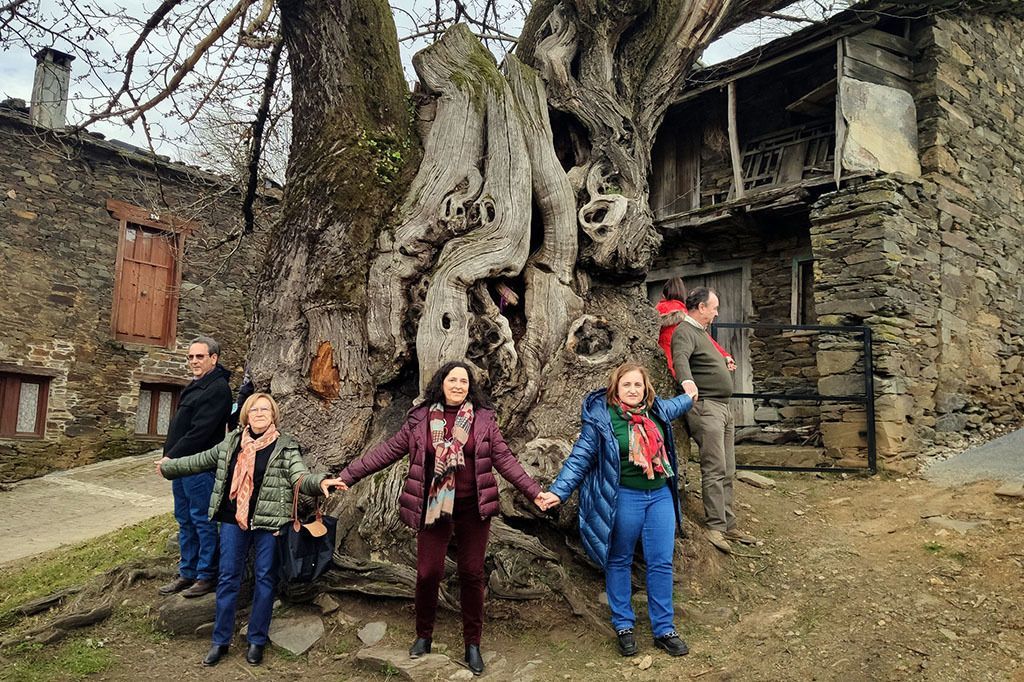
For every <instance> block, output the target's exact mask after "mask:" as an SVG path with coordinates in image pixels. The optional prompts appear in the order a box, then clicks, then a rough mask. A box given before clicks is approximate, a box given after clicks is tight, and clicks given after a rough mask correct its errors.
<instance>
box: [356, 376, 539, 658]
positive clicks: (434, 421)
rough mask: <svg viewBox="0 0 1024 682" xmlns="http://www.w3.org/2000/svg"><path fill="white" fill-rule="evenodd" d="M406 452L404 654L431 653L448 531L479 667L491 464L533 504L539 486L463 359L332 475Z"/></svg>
mask: <svg viewBox="0 0 1024 682" xmlns="http://www.w3.org/2000/svg"><path fill="white" fill-rule="evenodd" d="M405 455H409V476H408V478H407V479H406V481H405V487H404V488H403V490H402V495H401V497H400V498H399V507H400V509H399V516H400V518H401V519H402V521H404V522H405V523H406V525H408V526H409V527H411V528H412V529H413V530H415V531H416V533H417V534H416V641H415V642H413V645H412V648H410V649H409V656H410V657H412V658H419V657H420V656H422V655H423V654H427V653H430V644H431V637H432V634H433V630H434V618H435V616H436V614H437V590H438V587H439V586H440V584H441V579H442V578H443V577H444V558H445V554H446V553H447V551H448V542H449V541H450V540H451V536H452V533H453V532H454V534H455V538H456V540H457V542H458V556H457V563H458V570H459V589H460V593H461V594H460V603H461V607H462V634H463V638H464V640H465V644H466V657H465V663H466V665H467V666H468V667H469V669H470V670H471V671H473V673H474V674H475V675H480V674H481V673H483V669H484V663H483V658H481V655H480V634H481V630H482V629H483V616H484V553H485V550H486V549H487V535H488V532H489V531H490V527H491V517H492V516H494V515H496V514H497V513H498V509H499V505H498V482H497V480H495V478H494V471H493V470H494V469H497V470H498V472H499V473H500V474H501V475H502V476H503V477H504V478H505V479H507V480H508V481H509V482H510V483H512V484H513V485H514V486H515V487H516V488H518V489H519V490H520V492H522V493H523V494H524V495H526V497H527V499H530V500H533V501H534V503H535V504H537V505H538V506H540V501H539V496H540V493H541V487H540V485H538V484H537V482H536V481H534V480H533V479H532V478H530V475H529V474H527V473H526V472H525V471H524V470H523V467H522V466H520V464H519V462H518V461H517V460H516V458H515V455H513V454H512V451H511V450H510V449H509V447H508V445H507V444H506V443H505V439H504V438H503V437H502V435H501V431H499V430H498V422H497V419H496V418H495V415H494V410H493V409H491V406H490V404H489V403H488V402H487V400H486V398H484V396H483V395H482V393H481V392H480V391H479V389H478V387H477V384H476V381H475V380H474V378H473V372H472V370H471V369H470V367H469V365H467V364H466V363H464V362H449V363H447V364H445V365H444V366H443V367H441V369H439V370H438V371H437V373H435V374H434V376H433V378H431V380H430V383H429V384H427V388H426V391H424V401H423V403H422V404H421V405H420V406H419V407H415V408H413V409H412V410H411V411H410V412H409V415H408V416H407V417H406V420H405V424H403V425H402V428H401V430H399V432H398V433H396V434H395V435H394V436H392V437H391V438H389V439H388V440H386V441H385V442H383V443H381V444H380V445H378V446H376V447H375V448H373V449H372V450H370V451H369V452H367V453H366V454H365V455H363V456H362V457H360V458H359V459H357V460H356V461H354V462H352V463H351V464H349V465H348V466H347V467H345V469H344V470H342V472H341V473H340V474H338V478H340V479H341V480H342V481H344V482H345V484H346V485H345V487H346V488H347V487H348V486H350V485H352V484H354V483H356V482H357V481H359V480H360V479H363V478H365V477H367V476H369V475H371V474H374V473H376V472H378V471H380V470H381V469H384V468H385V467H387V466H389V465H391V464H394V463H395V462H397V461H398V460H400V459H401V458H402V457H404V456H405ZM427 472H429V475H428V473H427Z"/></svg>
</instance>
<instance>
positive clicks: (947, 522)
mask: <svg viewBox="0 0 1024 682" xmlns="http://www.w3.org/2000/svg"><path fill="white" fill-rule="evenodd" d="M925 521H927V522H928V523H930V524H932V525H935V526H938V527H939V528H945V529H946V530H955V531H956V532H957V533H960V535H966V534H967V533H968V532H969V531H972V530H976V529H978V528H980V527H982V526H987V525H989V522H988V521H958V520H957V519H951V518H949V517H948V516H929V517H928V518H927V519H925Z"/></svg>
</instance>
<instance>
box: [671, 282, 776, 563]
mask: <svg viewBox="0 0 1024 682" xmlns="http://www.w3.org/2000/svg"><path fill="white" fill-rule="evenodd" d="M686 309H687V310H688V311H689V313H688V314H687V315H686V316H685V317H684V318H683V322H682V323H681V324H680V325H679V326H678V327H677V328H676V331H675V333H674V334H673V335H672V363H673V365H674V369H675V373H676V380H677V381H679V383H680V384H682V386H683V388H684V389H685V388H686V384H687V383H690V384H693V385H694V386H696V387H697V396H698V400H697V402H695V403H694V405H693V407H692V408H691V409H690V411H689V412H687V413H686V425H687V428H688V429H689V431H690V435H691V436H692V437H693V439H694V440H695V441H697V445H698V446H699V447H700V478H701V497H702V498H703V501H704V517H705V522H706V523H707V526H708V539H709V540H710V541H711V544H713V545H714V546H715V547H717V548H718V549H720V550H722V551H723V552H727V553H728V552H731V551H732V546H731V545H730V544H729V541H730V540H736V541H738V542H743V543H746V544H753V543H755V542H757V540H756V539H755V538H754V537H753V536H751V535H749V534H747V533H744V532H743V531H741V530H740V529H738V528H737V527H736V516H735V514H733V509H732V483H733V478H734V477H735V475H736V442H735V435H736V422H735V419H734V417H733V414H732V410H730V409H729V398H730V397H732V374H731V372H730V371H729V367H728V366H727V364H726V359H725V358H724V357H723V356H722V354H721V352H720V351H719V350H718V349H717V348H715V345H714V344H713V343H712V341H711V337H710V335H709V334H708V331H707V330H708V327H709V326H710V325H711V323H712V322H714V321H715V318H716V317H718V295H717V294H716V293H715V292H714V291H712V290H711V289H708V288H707V287H697V288H696V289H693V290H691V291H690V293H689V294H688V295H687V296H686Z"/></svg>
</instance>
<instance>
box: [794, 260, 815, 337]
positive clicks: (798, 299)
mask: <svg viewBox="0 0 1024 682" xmlns="http://www.w3.org/2000/svg"><path fill="white" fill-rule="evenodd" d="M807 263H811V264H812V265H811V267H812V268H813V267H814V265H813V263H814V256H812V255H811V254H806V255H803V256H796V257H795V258H793V270H792V280H791V283H790V297H789V321H790V323H791V324H817V320H812V321H810V322H808V321H807V320H803V319H801V315H800V311H801V310H802V309H803V305H802V303H803V290H804V279H803V276H802V274H801V272H802V271H803V266H804V265H806V264H807Z"/></svg>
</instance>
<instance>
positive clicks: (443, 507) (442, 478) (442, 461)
mask: <svg viewBox="0 0 1024 682" xmlns="http://www.w3.org/2000/svg"><path fill="white" fill-rule="evenodd" d="M472 427H473V403H471V402H469V401H468V400H467V401H466V402H464V403H462V407H460V408H459V413H458V414H457V415H455V424H454V425H453V426H452V433H451V436H450V437H449V438H445V433H444V431H445V420H444V405H443V404H442V403H434V404H433V405H431V406H430V443H431V445H433V447H434V478H433V480H432V481H431V482H430V496H429V497H428V498H427V516H426V519H425V520H424V525H427V526H429V525H431V524H433V523H434V522H436V521H438V520H439V519H442V518H444V517H450V516H451V515H452V511H453V510H454V509H455V470H456V469H461V468H462V467H464V466H466V459H465V457H464V456H463V454H462V448H463V447H464V446H465V445H466V441H467V440H469V431H470V429H471V428H472Z"/></svg>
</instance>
